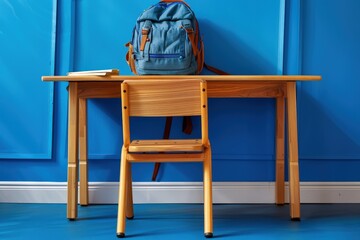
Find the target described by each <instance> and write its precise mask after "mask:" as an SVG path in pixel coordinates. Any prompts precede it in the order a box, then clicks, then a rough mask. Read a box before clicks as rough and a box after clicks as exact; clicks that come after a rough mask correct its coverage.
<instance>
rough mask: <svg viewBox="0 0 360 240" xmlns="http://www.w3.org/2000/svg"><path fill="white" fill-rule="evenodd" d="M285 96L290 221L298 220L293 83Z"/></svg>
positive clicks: (296, 141)
mask: <svg viewBox="0 0 360 240" xmlns="http://www.w3.org/2000/svg"><path fill="white" fill-rule="evenodd" d="M287 95H288V96H287V118H288V148H289V151H288V155H289V156H288V161H289V192H290V215H291V218H292V219H300V183H299V181H300V179H299V157H298V154H299V153H298V152H299V151H298V133H297V113H296V83H295V82H289V83H287Z"/></svg>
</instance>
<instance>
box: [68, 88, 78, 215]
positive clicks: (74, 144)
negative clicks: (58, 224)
mask: <svg viewBox="0 0 360 240" xmlns="http://www.w3.org/2000/svg"><path fill="white" fill-rule="evenodd" d="M68 116H69V121H68V186H67V187H68V191H67V192H68V196H67V202H68V205H67V218H69V219H76V218H77V203H78V166H79V162H78V153H79V151H78V150H79V149H78V139H79V138H78V137H79V98H78V83H77V82H71V83H70V84H69V115H68Z"/></svg>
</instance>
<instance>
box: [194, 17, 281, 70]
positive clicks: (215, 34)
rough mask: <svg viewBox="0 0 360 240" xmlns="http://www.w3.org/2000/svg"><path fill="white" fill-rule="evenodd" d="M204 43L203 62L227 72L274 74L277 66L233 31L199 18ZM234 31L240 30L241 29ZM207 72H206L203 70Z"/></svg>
mask: <svg viewBox="0 0 360 240" xmlns="http://www.w3.org/2000/svg"><path fill="white" fill-rule="evenodd" d="M199 25H200V31H201V32H200V34H201V35H202V37H203V41H204V45H205V62H206V63H207V64H209V65H211V66H214V67H217V68H220V69H222V70H223V71H225V72H228V73H229V74H233V75H236V74H239V75H241V74H243V75H253V74H276V73H277V66H276V65H274V64H273V63H271V62H269V61H267V60H266V59H265V58H264V57H263V56H261V55H260V54H259V53H258V52H257V51H256V50H255V49H253V48H251V47H250V46H249V45H247V44H245V43H244V41H242V39H240V38H239V37H238V36H237V35H236V34H234V32H231V31H226V30H224V28H223V27H221V25H217V24H215V23H213V22H211V21H209V20H204V19H199ZM234 31H241V29H239V30H237V29H234ZM204 74H208V72H204Z"/></svg>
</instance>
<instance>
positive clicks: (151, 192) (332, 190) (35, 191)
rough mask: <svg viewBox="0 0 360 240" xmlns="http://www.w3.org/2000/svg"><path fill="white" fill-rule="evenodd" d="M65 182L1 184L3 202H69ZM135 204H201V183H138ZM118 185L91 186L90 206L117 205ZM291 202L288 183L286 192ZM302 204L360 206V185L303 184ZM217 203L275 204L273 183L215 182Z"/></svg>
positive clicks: (135, 184)
mask: <svg viewBox="0 0 360 240" xmlns="http://www.w3.org/2000/svg"><path fill="white" fill-rule="evenodd" d="M66 190H67V188H66V182H0V202H9V203H66ZM133 192H134V203H202V201H203V191H202V183H201V182H136V183H134V184H133ZM117 195H118V183H116V182H91V183H89V201H90V203H97V204H100V203H104V204H115V203H117V200H118V196H117ZM285 196H286V202H288V184H287V183H286V189H285ZM300 196H301V197H300V198H301V199H300V200H301V203H360V182H302V183H301V184H300ZM213 201H214V203H274V202H275V185H274V183H273V182H214V183H213Z"/></svg>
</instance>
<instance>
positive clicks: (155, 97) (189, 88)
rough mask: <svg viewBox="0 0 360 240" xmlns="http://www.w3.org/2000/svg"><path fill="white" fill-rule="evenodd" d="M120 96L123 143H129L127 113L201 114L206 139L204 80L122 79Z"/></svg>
mask: <svg viewBox="0 0 360 240" xmlns="http://www.w3.org/2000/svg"><path fill="white" fill-rule="evenodd" d="M121 99H122V116H123V134H124V144H125V145H127V144H129V143H130V128H129V117H130V116H138V117H141V116H142V117H158V116H201V125H202V130H201V132H202V138H203V143H205V142H206V143H207V141H208V140H207V138H208V125H207V121H208V120H207V86H206V82H205V81H203V80H199V79H169V80H151V79H147V80H125V81H124V82H123V83H122V84H121Z"/></svg>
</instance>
